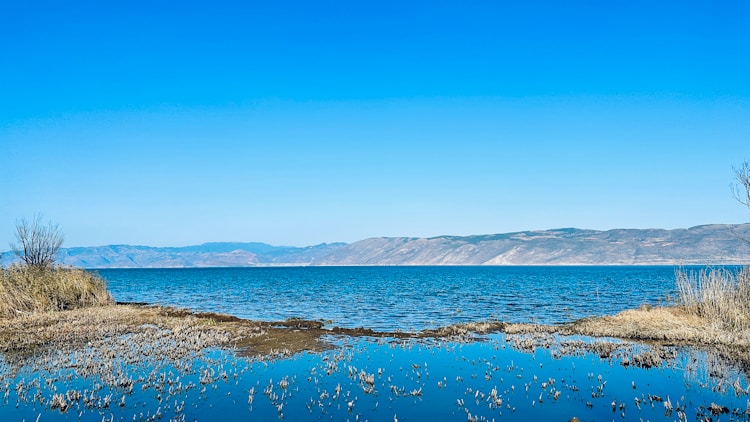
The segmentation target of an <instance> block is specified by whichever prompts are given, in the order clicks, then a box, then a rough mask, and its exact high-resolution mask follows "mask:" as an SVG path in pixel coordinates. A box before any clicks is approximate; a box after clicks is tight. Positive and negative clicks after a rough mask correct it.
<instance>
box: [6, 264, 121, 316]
mask: <svg viewBox="0 0 750 422" xmlns="http://www.w3.org/2000/svg"><path fill="white" fill-rule="evenodd" d="M112 302H113V300H112V296H111V295H110V294H109V292H108V291H107V287H106V284H105V282H104V280H103V279H102V278H100V277H98V276H96V275H94V274H91V273H88V272H86V271H84V270H81V269H76V268H63V267H35V266H28V265H12V266H11V267H9V268H0V317H3V318H13V317H18V316H21V315H26V314H29V313H39V312H50V311H61V310H69V309H77V308H83V307H88V306H101V305H108V304H111V303H112Z"/></svg>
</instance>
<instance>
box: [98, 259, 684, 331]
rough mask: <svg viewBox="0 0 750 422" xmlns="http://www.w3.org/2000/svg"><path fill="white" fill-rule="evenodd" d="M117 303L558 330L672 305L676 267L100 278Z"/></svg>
mask: <svg viewBox="0 0 750 422" xmlns="http://www.w3.org/2000/svg"><path fill="white" fill-rule="evenodd" d="M99 273H100V274H101V275H102V277H104V278H105V279H106V280H107V282H108V286H109V289H110V290H111V291H112V293H113V295H114V297H115V299H116V300H118V301H123V302H148V303H154V304H163V305H172V306H178V307H185V308H190V309H193V310H196V311H212V312H220V313H227V314H232V315H235V316H238V317H241V318H247V319H256V320H267V321H268V320H270V321H276V320H283V319H287V318H292V317H297V318H303V319H313V320H323V321H328V322H330V324H331V325H337V326H340V327H348V328H354V327H367V328H372V329H374V330H378V331H392V330H421V329H423V328H434V327H436V326H444V325H449V324H454V323H459V322H468V321H485V320H492V319H495V320H501V321H508V322H540V323H560V322H566V321H571V320H575V319H579V318H583V317H587V316H592V315H603V314H613V313H617V312H619V311H622V310H625V309H629V308H636V307H638V306H640V305H643V304H651V305H654V304H658V303H665V301H666V300H667V299H668V297H670V296H671V297H674V292H675V267H670V266H663V267H661V266H653V267H652V266H649V267H293V268H286V267H285V268H218V269H214V268H211V269H118V270H100V271H99Z"/></svg>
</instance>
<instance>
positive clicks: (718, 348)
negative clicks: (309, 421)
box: [0, 303, 750, 373]
mask: <svg viewBox="0 0 750 422" xmlns="http://www.w3.org/2000/svg"><path fill="white" fill-rule="evenodd" d="M0 327H2V328H0V353H3V354H4V355H6V356H8V355H18V356H23V355H33V354H38V353H39V352H40V351H41V350H57V351H62V352H71V351H76V350H80V349H82V348H87V347H88V348H91V347H98V346H104V345H105V344H110V345H109V346H106V347H108V348H109V347H111V343H112V340H113V339H121V340H123V344H124V345H127V344H129V343H132V345H133V347H136V348H143V347H144V346H148V344H149V343H155V342H162V343H164V344H168V345H169V346H168V347H167V349H169V350H168V351H167V353H168V354H170V355H173V356H174V357H180V356H183V355H185V354H187V353H196V352H200V351H201V350H203V349H206V348H211V347H213V348H222V349H231V350H233V351H234V352H236V353H238V354H240V355H244V356H251V357H263V356H285V355H286V356H289V355H294V354H296V353H299V352H302V351H311V352H317V351H323V350H327V349H330V348H331V347H332V346H331V345H330V344H329V343H328V342H327V341H326V337H327V336H346V337H369V338H384V339H385V338H387V339H394V340H399V339H401V340H406V339H436V340H449V341H458V342H470V341H477V340H478V339H481V336H482V335H486V334H490V333H505V334H506V335H507V336H508V339H509V340H510V341H511V343H513V344H514V346H515V347H517V348H520V349H524V350H533V348H537V347H542V348H550V347H552V345H553V343H560V340H559V339H557V340H555V339H554V336H558V337H559V336H563V337H570V336H587V337H592V338H594V340H595V341H587V342H583V341H579V342H570V341H567V346H566V347H563V348H559V347H558V349H561V350H562V352H561V353H575V352H576V350H575V349H584V350H587V351H593V352H595V353H598V354H600V355H601V356H603V357H604V356H607V355H609V354H612V353H613V352H614V350H615V349H616V347H613V346H611V344H613V342H612V341H611V339H618V340H620V341H625V342H637V343H641V344H647V345H649V346H651V347H652V348H654V349H655V350H659V349H662V348H665V347H673V346H686V347H695V348H699V349H703V350H709V351H711V352H712V353H714V354H717V355H718V356H720V357H721V358H722V359H724V360H726V361H728V362H730V363H732V364H734V365H736V366H739V367H741V368H742V370H743V371H744V372H746V373H750V335H748V333H728V332H726V331H724V330H722V329H721V328H720V327H712V326H711V325H710V324H709V323H707V322H706V321H705V320H703V319H701V318H698V317H695V316H693V315H688V314H687V313H685V312H684V311H682V310H681V309H679V308H676V307H670V308H643V309H637V310H630V311H625V312H622V313H620V314H617V315H613V316H605V317H592V318H587V319H583V320H578V321H574V322H571V323H567V324H561V325H538V324H518V323H504V322H499V321H490V322H476V323H465V324H456V325H451V326H446V327H441V328H437V329H428V330H423V331H419V332H399V331H396V332H378V331H373V330H371V329H367V328H341V327H324V324H323V323H322V322H319V321H310V320H302V319H290V320H286V321H276V322H265V321H251V320H244V319H241V318H237V317H234V316H232V315H225V314H217V313H210V312H192V311H190V310H188V309H178V308H171V307H163V306H152V305H148V304H143V303H118V304H115V305H111V306H104V307H91V308H85V309H77V310H71V311H62V312H51V313H42V314H28V315H22V316H19V317H16V318H10V319H4V320H3V321H2V324H0ZM574 343H575V344H574ZM558 346H559V344H558ZM574 346H575V347H574ZM662 354H663V353H662ZM626 361H633V359H631V358H627V359H626ZM646 364H647V363H646Z"/></svg>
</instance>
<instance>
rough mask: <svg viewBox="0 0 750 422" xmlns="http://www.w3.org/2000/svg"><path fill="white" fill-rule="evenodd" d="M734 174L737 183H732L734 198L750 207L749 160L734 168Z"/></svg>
mask: <svg viewBox="0 0 750 422" xmlns="http://www.w3.org/2000/svg"><path fill="white" fill-rule="evenodd" d="M734 176H735V178H736V179H737V183H736V184H735V185H732V193H733V194H734V198H735V199H737V201H739V202H740V204H742V205H744V206H746V207H748V208H750V161H745V162H744V163H742V165H740V166H739V167H737V168H735V169H734Z"/></svg>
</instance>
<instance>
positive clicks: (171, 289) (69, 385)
mask: <svg viewBox="0 0 750 422" xmlns="http://www.w3.org/2000/svg"><path fill="white" fill-rule="evenodd" d="M674 271H675V268H674V267H353V268H349V267H347V268H342V267H305V268H237V269H234V268H231V269H230V268H227V269H139V270H101V271H99V272H100V274H101V275H102V276H103V277H104V278H106V279H107V281H108V283H109V287H110V289H111V291H112V293H113V295H114V297H115V299H116V300H118V301H132V302H149V303H158V304H163V305H173V306H180V307H186V308H191V309H193V310H197V311H213V312H224V313H228V314H233V315H237V316H241V317H244V318H251V319H261V320H280V319H286V318H290V317H299V318H305V319H316V320H323V321H326V322H327V324H328V325H331V326H332V325H338V326H344V327H367V328H372V329H376V330H381V331H391V330H402V331H403V330H420V329H423V328H430V327H434V326H441V325H448V324H454V323H458V322H467V321H482V320H490V319H497V320H504V321H514V322H523V321H535V322H543V323H561V322H566V321H571V320H573V319H577V318H581V317H585V316H591V315H603V314H611V313H615V312H618V311H620V310H624V309H627V308H633V307H638V306H640V305H642V304H659V303H665V301H666V300H667V296H668V295H674V290H675V285H674ZM525 338H526V337H525V336H512V335H505V334H502V333H498V334H491V335H486V336H481V337H477V338H476V339H475V341H470V342H461V341H447V340H435V339H426V340H399V339H395V338H379V339H375V338H368V337H363V338H348V337H340V336H329V337H328V338H326V339H325V340H326V341H327V342H328V343H330V344H331V349H330V350H327V351H324V352H320V353H311V352H305V353H300V354H296V355H294V356H291V357H289V356H270V357H267V358H265V359H258V358H250V357H245V356H241V355H239V354H235V353H233V352H232V351H226V350H208V351H206V353H204V354H199V355H192V356H186V357H182V358H180V359H179V360H177V361H173V360H170V359H167V358H165V357H164V356H162V355H159V354H152V355H149V356H137V357H135V358H133V357H132V356H131V357H114V358H111V359H110V358H107V357H104V355H98V354H97V353H101V352H100V351H97V350H92V349H88V348H87V347H86V346H85V345H82V348H83V351H82V352H81V354H78V355H75V356H72V357H71V356H60V354H55V353H54V352H52V353H48V354H40V355H39V356H30V357H28V356H27V357H24V358H21V359H20V360H19V359H17V358H16V359H7V360H6V359H5V358H4V357H2V358H0V420H25V421H35V420H39V421H45V420H56V421H57V420H60V421H64V420H84V421H102V420H106V421H110V420H111V421H148V420H176V421H185V420H322V421H346V420H349V421H364V420H370V421H401V422H403V421H420V420H425V419H433V420H460V421H466V420H470V421H472V420H477V421H480V420H484V421H491V420H497V421H500V420H510V421H528V420H560V421H568V420H569V419H570V418H572V417H577V418H579V420H581V421H598V420H628V421H630V420H632V421H640V420H660V421H661V420H664V421H671V420H699V419H700V420H703V419H704V418H709V419H706V420H748V419H750V413H748V412H750V401H749V400H748V392H749V391H750V387H749V384H748V378H747V375H746V374H745V373H744V372H742V371H741V370H740V369H739V368H734V367H731V366H722V365H720V364H718V365H717V363H716V357H715V356H713V355H710V354H706V353H705V352H704V351H701V350H698V349H694V348H681V347H669V348H667V349H666V350H668V351H669V353H670V356H671V357H670V358H669V359H667V360H666V361H664V362H663V363H662V364H660V365H657V366H654V367H651V368H646V367H637V366H635V365H633V364H632V363H631V364H626V363H624V360H623V356H625V355H627V354H630V356H632V354H634V353H647V352H649V351H650V350H652V348H651V347H650V346H648V345H641V344H637V343H628V342H620V341H617V340H612V341H614V342H616V343H618V344H619V345H620V347H621V349H618V350H620V351H619V352H615V353H613V354H602V353H601V352H597V351H596V350H593V351H589V350H587V349H586V348H583V349H575V348H573V349H570V348H566V346H564V345H563V344H565V342H572V343H575V342H578V343H580V344H587V345H589V344H592V343H596V342H599V341H601V340H599V339H591V338H585V337H576V338H562V337H558V336H550V337H549V338H547V339H546V340H549V341H552V344H553V346H552V347H536V346H529V345H528V343H526V346H523V347H520V346H518V344H524V343H523V341H522V340H524V339H525ZM0 356H2V355H0ZM84 357H85V358H86V359H89V360H88V361H89V362H90V361H95V362H96V361H99V362H101V365H102V366H104V368H92V367H90V365H89V366H88V367H87V369H86V370H85V371H84V370H82V366H83V367H85V366H86V365H85V364H84V363H83V362H84ZM631 362H632V359H631ZM717 368H721V370H720V371H719V370H717ZM109 373H113V374H117V376H116V377H108V376H103V375H97V374H109ZM123 380H124V381H123ZM55 397H57V400H58V401H57V402H55V401H54V400H55V399H54V398H55ZM60 401H64V402H65V405H66V407H65V411H62V409H61V408H60V406H59V404H60ZM52 403H57V405H53V404H52Z"/></svg>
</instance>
